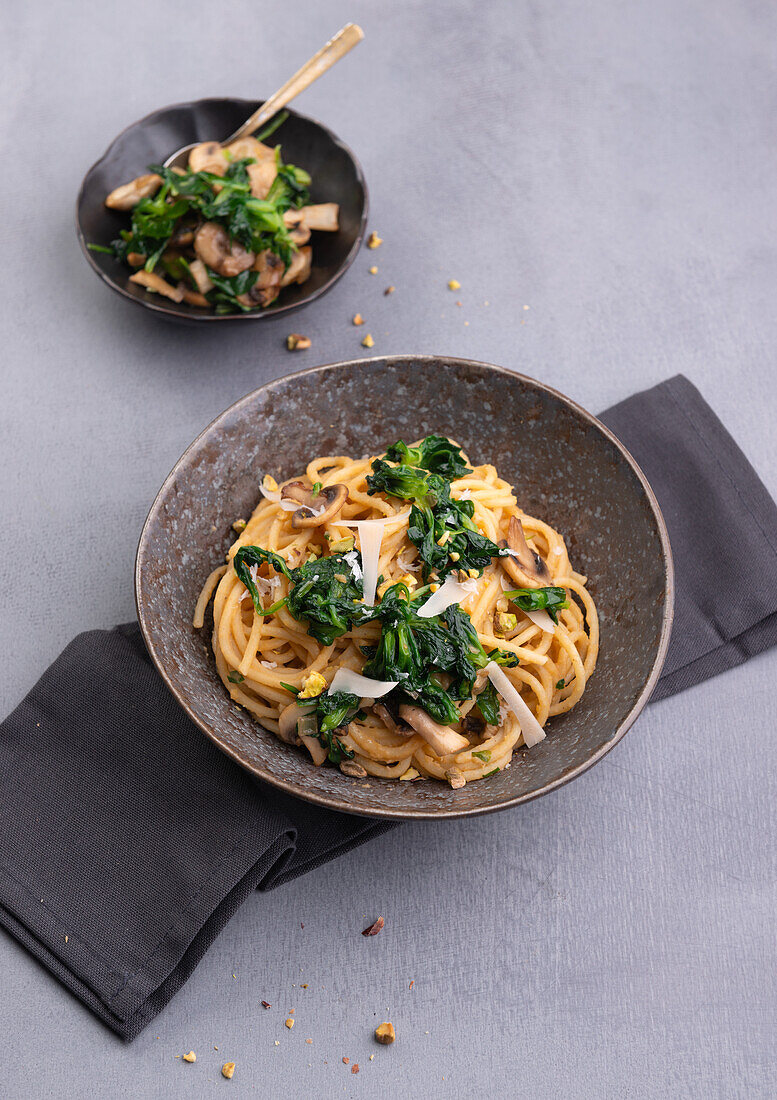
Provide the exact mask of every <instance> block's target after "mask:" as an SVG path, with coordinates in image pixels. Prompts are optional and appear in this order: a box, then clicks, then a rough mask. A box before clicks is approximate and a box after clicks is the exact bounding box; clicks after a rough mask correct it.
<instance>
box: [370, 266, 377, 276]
mask: <svg viewBox="0 0 777 1100" xmlns="http://www.w3.org/2000/svg"><path fill="white" fill-rule="evenodd" d="M377 274H378V269H377V267H375V265H374V264H373V265H372V267H371V268H370V275H377Z"/></svg>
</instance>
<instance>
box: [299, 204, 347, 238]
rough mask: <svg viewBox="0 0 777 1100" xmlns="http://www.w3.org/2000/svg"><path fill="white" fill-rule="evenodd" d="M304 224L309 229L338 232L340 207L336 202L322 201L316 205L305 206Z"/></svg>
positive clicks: (303, 210) (302, 212)
mask: <svg viewBox="0 0 777 1100" xmlns="http://www.w3.org/2000/svg"><path fill="white" fill-rule="evenodd" d="M301 214H302V224H303V225H306V226H307V227H308V229H318V230H319V231H320V232H323V233H336V232H337V230H338V229H339V228H340V207H339V206H338V205H337V203H336V202H320V203H318V204H317V205H315V206H303V207H302V210H301Z"/></svg>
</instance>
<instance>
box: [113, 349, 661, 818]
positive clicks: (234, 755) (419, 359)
mask: <svg viewBox="0 0 777 1100" xmlns="http://www.w3.org/2000/svg"><path fill="white" fill-rule="evenodd" d="M441 360H442V361H443V362H445V363H448V364H450V365H451V366H454V367H456V366H459V367H464V368H472V367H474V368H476V369H477V370H484V371H487V372H495V373H497V374H500V375H505V376H507V377H509V378H511V379H513V378H514V379H517V380H518V381H519V382H523V383H525V384H527V385H528V386H530V387H533V388H536V389H539V390H541V391H543V392H544V393H547V394H550V395H551V396H553V397H555V398H557V399H558V400H559V401H561V402H562V403H563V404H565V405H566V406H567V407H569V408H571V409H573V410H574V411H575V412H576V413H577V414H578V415H579V416H580V417H581V418H582V419H583V420H584V421H585V422H586V423H587V424H589V425H590V426H591V427H593V428H595V429H596V430H597V431H599V432H600V433H601V434H602V435H604V436H605V438H606V439H608V440H609V441H610V443H612V445H613V446H614V447H615V448H616V449H617V450H618V451H619V452H620V454H621V456H622V457H623V458H624V459H625V461H626V463H627V465H629V466H630V467H631V469H632V471H633V472H634V474H635V476H636V477H637V480H638V481H639V482H640V485H641V487H642V490H643V492H644V494H645V496H646V498H647V501H648V503H649V505H650V509H651V511H652V513H653V516H654V519H655V522H656V527H657V530H658V535H659V540H660V544H661V556H662V561H663V569H664V608H663V613H662V623H661V633H660V636H659V641H658V647H657V650H656V655H655V658H654V660H653V665H652V668H651V670H650V674H649V675H648V677H647V679H646V681H645V684H644V686H643V688H642V690H641V691H640V693H639V695H638V696H637V699H636V701H635V702H634V704H633V705H632V707H631V709H630V711H629V712H628V714H627V715H626V717H625V718H624V719H623V721H622V722H621V723H620V725H619V726H618V727H617V729H616V731H615V733H614V735H613V736H612V737H611V738H610V739H609V740H608V741H606V742H605V743H604V744H603V745H602V746H601V747H600V748H599V749H597V751H596V752H595V753H593V754H592V755H591V756H589V757H588V759H587V760H585V761H583V763H581V764H578V765H577V766H576V767H574V768H570V769H569V770H567V771H565V772H564V773H563V774H562V775H560V776H558V778H556V779H553V780H551V781H550V782H548V783H545V784H544V785H543V786H542V787H539V788H538V789H537V790H534V791H529V792H526V793H524V794H518V795H515V796H513V797H508V798H506V799H505V800H504V801H503V802H500V803H497V804H496V805H489V806H472V807H468V808H462V809H457V808H456V807H455V806H454V807H451V808H444V809H439V810H429V809H422V808H415V807H410V808H408V809H395V808H386V807H382V806H376V807H375V808H374V809H370V810H356V809H354V807H353V806H352V805H351V804H350V803H349V802H348V801H347V798H346V797H343V798H339V797H335V796H330V795H327V794H321V793H319V792H317V791H311V790H308V789H307V788H306V787H305V786H304V785H303V784H300V783H296V782H292V781H289V780H285V779H284V778H283V777H281V776H278V775H274V774H273V773H272V772H270V771H268V770H266V769H264V768H262V767H257V766H254V765H252V764H250V763H249V762H248V761H247V760H246V759H244V758H243V757H242V756H241V754H240V753H239V752H237V751H235V750H233V749H231V748H229V747H228V746H227V745H225V744H224V743H223V742H222V741H221V740H220V739H219V737H218V733H217V731H216V730H213V729H211V728H210V727H209V725H208V723H207V722H205V721H202V720H201V719H200V718H199V717H198V715H197V714H196V713H195V712H194V710H193V709H192V707H191V705H190V704H189V701H188V699H187V698H186V696H185V695H184V694H183V693H182V692H179V691H178V690H177V689H176V687H175V686H174V685H173V683H172V682H171V680H170V677H169V676H168V673H167V670H166V668H165V666H164V663H163V661H162V660H161V659H160V657H159V654H158V653H157V651H156V649H155V646H154V642H153V638H152V635H151V629H150V626H149V623H148V621H147V619H146V615H145V606H144V599H143V591H142V587H143V586H142V580H141V570H142V567H143V564H144V560H145V551H146V539H147V534H148V531H149V529H150V527H151V525H152V524H154V523H155V522H156V521H157V520H158V518H159V515H160V513H161V512H162V510H163V502H164V498H165V496H166V493H167V490H168V488H169V487H170V486H171V485H172V484H173V483H174V482H175V480H176V477H177V474H178V470H179V469H180V467H181V466H182V465H183V464H184V463H185V462H186V460H187V459H188V457H189V455H190V454H191V453H192V452H193V451H194V450H195V449H196V448H197V447H198V445H199V443H200V441H201V440H203V439H204V438H205V437H207V436H208V435H209V433H210V432H211V430H212V429H213V427H214V426H215V425H216V424H217V423H218V422H219V421H220V420H221V419H222V418H223V417H225V416H227V415H229V414H232V413H235V412H237V411H238V410H240V408H241V407H242V406H244V405H248V404H251V403H252V402H253V401H255V400H256V398H257V396H258V395H259V394H261V393H266V392H267V391H270V390H272V389H273V388H274V387H276V386H279V385H281V384H284V383H286V382H288V381H289V379H293V378H304V377H308V376H313V375H316V374H322V373H324V372H327V371H333V370H337V369H339V368H344V367H370V366H373V365H375V364H377V363H387V364H388V363H392V364H393V363H399V362H402V363H407V362H410V363H412V364H413V365H423V364H425V363H439V362H440V361H441ZM674 593H675V582H674V562H673V559H672V549H671V546H670V543H669V534H668V532H667V527H666V522H665V520H664V517H663V515H662V512H661V508H660V506H659V504H658V501H657V499H656V496H655V493H654V492H653V490H652V488H651V486H650V483H649V482H648V480H647V478H646V477H645V475H644V473H643V472H642V470H641V468H640V466H639V465H638V463H637V462H636V460H635V459H634V458H633V457H632V455H631V454H630V452H629V451H628V450H627V448H626V447H625V446H624V445H623V444H622V443H621V441H620V440H619V439H618V437H617V436H616V435H614V434H613V432H611V431H610V429H609V428H608V427H607V426H606V425H605V424H603V423H602V422H601V421H600V420H599V419H598V418H597V417H595V416H594V415H593V414H592V413H589V412H588V411H587V410H586V409H584V408H583V407H582V405H579V404H578V403H577V402H576V401H573V400H572V398H570V397H567V396H566V394H563V393H561V391H560V390H557V389H554V388H553V387H552V386H548V385H546V384H545V383H544V382H539V381H538V380H537V379H536V378H531V377H530V376H529V375H526V374H521V373H519V372H518V371H513V370H510V369H509V368H508V367H500V366H497V365H496V364H494V363H485V362H482V361H480V360H476V359H462V358H457V357H455V356H447V355H445V356H436V355H417V354H411V355H386V356H373V357H371V358H364V359H349V360H341V361H340V362H336V363H325V364H322V365H320V366H316V367H307V368H305V369H303V370H299V371H294V372H293V373H291V374H286V375H283V376H282V377H280V378H275V379H273V380H272V381H270V382H266V383H265V384H264V385H263V386H259V387H257V389H255V390H252V391H251V392H250V393H247V394H245V396H243V397H241V398H239V399H238V400H237V401H234V402H233V403H232V404H231V405H230V406H229V407H228V408H226V409H224V410H223V411H222V412H221V413H219V414H218V416H216V417H214V419H213V420H212V421H211V422H210V423H209V424H208V425H207V427H206V428H204V429H203V431H201V432H200V434H199V435H198V436H197V437H196V439H194V440H193V441H192V443H190V444H189V446H188V447H187V448H186V450H185V451H184V452H183V454H182V455H181V457H180V458H179V459H178V461H177V462H176V463H175V465H174V466H173V468H172V470H171V471H170V473H169V474H168V476H167V477H166V478H165V480H164V482H163V484H162V486H161V488H160V490H159V492H158V493H157V495H156V497H155V498H154V502H153V504H152V505H151V508H150V510H149V513H148V516H147V517H146V521H145V523H144V524H143V528H142V530H141V532H140V539H139V541H138V549H137V554H136V558H135V606H136V608H137V613H138V622H139V623H140V629H141V632H142V634H143V639H144V641H145V644H146V648H147V649H148V652H149V655H150V656H151V659H152V661H153V663H154V665H155V666H156V668H157V671H158V672H159V674H160V676H161V677H162V679H163V680H164V682H165V684H166V685H167V687H168V688H169V690H170V691H171V692H172V694H173V696H174V697H175V699H176V700H177V701H178V703H179V704H180V705H181V706H182V707H183V709H184V711H185V712H186V714H188V716H189V718H191V720H192V721H193V722H194V723H195V725H196V726H198V727H199V728H200V729H201V730H202V732H203V733H204V734H205V735H206V736H207V737H208V738H210V740H211V741H213V742H214V744H216V745H217V746H218V748H219V749H221V751H222V752H224V753H225V754H226V755H227V756H229V757H231V759H233V760H234V761H235V763H237V764H239V765H240V766H241V767H243V768H245V769H246V770H247V771H249V772H251V773H252V774H253V775H254V776H255V777H256V778H257V779H260V780H262V781H263V782H265V783H269V784H270V785H271V786H273V787H276V788H278V789H279V790H281V791H283V792H285V793H286V794H290V795H293V796H295V797H297V798H301V799H303V800H304V801H306V802H312V803H314V804H316V805H319V806H323V807H325V808H327V809H330V810H338V811H340V812H342V813H347V814H351V815H352V816H357V817H372V818H380V819H385V820H393V821H419V820H439V819H441V818H446V819H448V818H459V817H478V816H480V815H481V814H488V813H496V812H497V811H499V810H506V809H508V808H509V807H511V806H517V805H519V804H520V803H524V802H532V801H533V800H534V799H536V798H540V797H541V796H542V795H545V794H549V793H550V792H551V791H554V790H557V789H558V788H559V787H563V786H564V785H565V784H566V783H569V782H571V781H572V780H573V779H576V778H577V777H578V776H579V775H582V774H583V772H586V771H588V769H589V768H592V767H593V766H594V764H597V763H598V762H599V761H600V760H601V759H602V758H603V757H604V756H606V755H607V753H608V752H610V750H611V749H613V748H614V747H615V746H616V745H617V744H618V742H619V741H620V740H621V739H622V738H623V737H624V736H625V735H626V733H627V732H628V730H629V729H630V728H631V727H632V725H633V724H634V722H635V721H636V720H637V718H638V717H639V715H640V714H641V712H642V710H643V708H644V707H645V705H646V703H647V702H648V700H649V699H650V696H651V694H652V692H653V689H654V688H655V686H656V684H657V683H658V679H659V677H660V675H661V670H662V668H663V665H664V661H665V659H666V654H667V650H668V648H669V639H670V635H671V631H672V621H673V618H674Z"/></svg>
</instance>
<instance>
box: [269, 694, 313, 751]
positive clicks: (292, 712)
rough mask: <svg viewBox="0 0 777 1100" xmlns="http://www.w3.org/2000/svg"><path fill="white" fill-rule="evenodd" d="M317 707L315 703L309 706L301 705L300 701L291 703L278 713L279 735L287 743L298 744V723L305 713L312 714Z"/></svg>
mask: <svg viewBox="0 0 777 1100" xmlns="http://www.w3.org/2000/svg"><path fill="white" fill-rule="evenodd" d="M315 709H316V707H315V703H314V704H313V705H312V706H309V707H301V706H300V705H299V703H289V705H288V706H287V707H284V708H283V710H282V711H281V713H280V714H279V715H278V736H279V737H280V739H281V741H285V742H286V744H287V745H296V744H297V741H298V740H299V738H298V737H297V723H298V722H299V720H300V718H302V717H303V716H304V715H305V714H312V713H313V711H314V710H315Z"/></svg>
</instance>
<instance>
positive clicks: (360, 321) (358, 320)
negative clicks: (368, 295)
mask: <svg viewBox="0 0 777 1100" xmlns="http://www.w3.org/2000/svg"><path fill="white" fill-rule="evenodd" d="M353 323H354V324H355V325H363V324H364V318H363V317H362V315H361V313H354V315H353Z"/></svg>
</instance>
